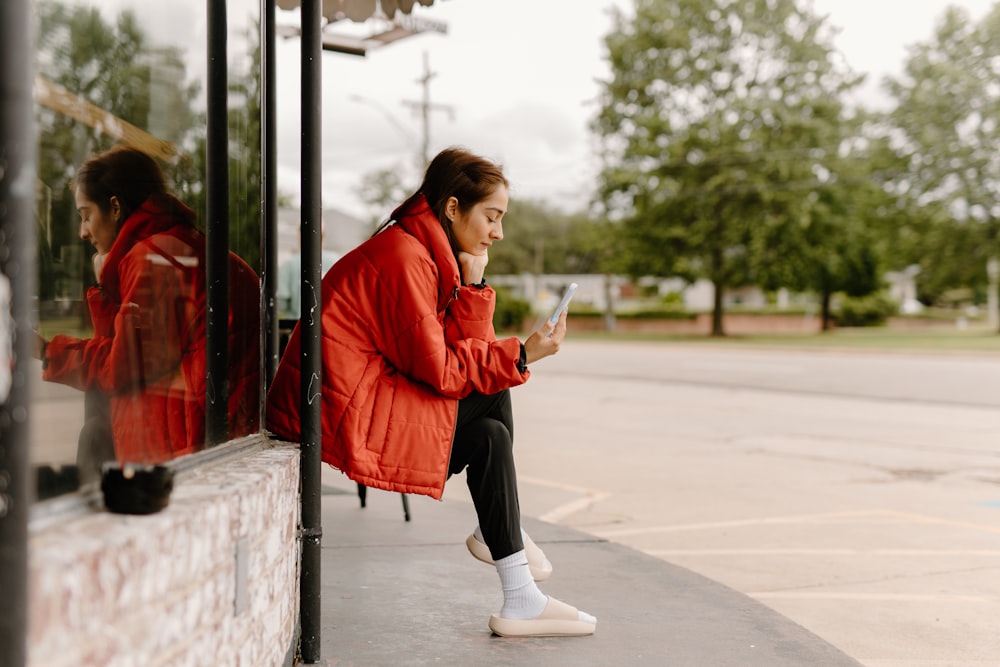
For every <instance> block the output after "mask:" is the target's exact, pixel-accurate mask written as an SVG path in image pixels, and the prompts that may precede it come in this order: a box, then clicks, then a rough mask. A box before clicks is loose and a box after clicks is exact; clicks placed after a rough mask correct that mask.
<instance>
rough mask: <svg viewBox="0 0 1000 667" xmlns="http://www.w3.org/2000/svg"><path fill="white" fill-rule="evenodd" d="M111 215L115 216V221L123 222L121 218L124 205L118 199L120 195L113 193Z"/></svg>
mask: <svg viewBox="0 0 1000 667" xmlns="http://www.w3.org/2000/svg"><path fill="white" fill-rule="evenodd" d="M111 215H112V216H113V217H114V220H115V222H121V220H119V218H121V215H122V205H121V203H120V202H119V201H118V197H115V196H114V195H112V197H111Z"/></svg>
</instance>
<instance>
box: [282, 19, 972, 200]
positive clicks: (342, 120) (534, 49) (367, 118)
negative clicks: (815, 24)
mask: <svg viewBox="0 0 1000 667" xmlns="http://www.w3.org/2000/svg"><path fill="white" fill-rule="evenodd" d="M813 1H814V3H815V5H814V6H815V8H816V10H817V11H818V12H819V13H821V14H827V15H829V17H830V22H831V24H833V25H836V26H838V27H839V28H840V29H841V32H840V34H839V35H838V37H837V38H836V41H835V44H836V46H837V48H838V49H839V50H841V51H842V52H843V53H844V55H845V57H846V59H847V61H848V64H849V65H850V66H851V67H852V68H853V69H854V70H855V71H857V72H867V73H869V81H868V83H867V85H866V86H865V88H864V95H865V97H866V98H867V99H868V100H869V101H870V103H871V104H876V105H877V104H879V103H880V100H879V94H878V82H879V80H880V79H881V78H882V77H883V76H885V75H886V74H890V73H892V74H896V73H898V72H899V71H900V69H901V64H902V62H903V59H904V56H905V53H906V46H907V45H909V44H912V43H914V42H916V41H926V40H928V39H929V38H930V37H931V35H932V31H933V27H934V25H935V23H936V22H937V21H938V19H939V18H940V17H941V15H942V13H943V11H944V9H945V8H946V7H947V6H948V4H954V5H960V6H962V7H964V8H966V9H967V10H968V11H969V12H970V14H971V15H972V16H973V18H975V19H978V18H980V17H982V16H983V15H984V14H985V12H986V11H987V10H988V9H989V7H990V6H991V4H992V2H991V0H953V2H951V3H949V2H946V1H945V0H813ZM611 4H617V5H618V6H621V7H624V8H626V9H627V8H628V7H630V6H631V2H629V1H628V0H614V1H612V0H544V1H539V0H502V1H484V0H436V2H435V4H434V5H433V6H432V7H429V8H423V7H419V6H418V7H416V8H415V9H414V13H415V14H416V15H419V16H421V17H425V18H428V19H431V20H434V21H440V22H444V23H445V24H446V25H447V30H448V32H447V34H446V35H441V34H434V33H427V34H421V35H417V36H415V37H410V38H408V39H406V40H402V41H399V42H396V43H394V44H391V45H389V46H386V47H383V48H381V49H378V50H374V51H371V52H369V54H368V55H367V56H366V57H363V58H362V57H357V56H348V55H341V54H335V53H325V54H324V57H323V63H322V65H323V84H324V96H323V118H324V127H323V147H324V149H323V165H324V184H323V186H324V187H323V192H324V205H325V206H333V207H336V208H340V209H343V210H346V211H349V212H352V213H355V214H364V215H366V216H367V215H368V213H369V212H368V211H367V210H366V209H365V208H364V207H363V205H362V204H361V203H360V202H359V201H358V199H357V197H356V195H355V192H356V190H357V185H358V182H359V180H360V178H361V176H362V175H363V174H365V173H366V172H370V171H372V170H374V169H379V168H395V167H397V166H398V167H399V168H400V169H401V170H402V172H403V173H404V175H405V177H406V178H407V179H408V180H409V181H410V182H413V184H414V185H416V184H417V181H418V180H419V178H418V176H419V172H417V171H416V170H415V169H414V165H415V164H416V162H417V160H418V157H419V153H420V149H421V138H422V124H421V121H420V117H419V115H418V114H417V113H416V111H415V109H414V106H413V105H412V104H408V102H410V103H415V102H419V101H420V100H421V99H422V95H423V88H422V87H421V85H420V84H419V83H418V79H419V78H420V77H422V76H423V74H424V64H423V61H424V54H425V53H426V55H427V59H428V61H429V64H430V70H431V72H433V73H434V76H433V78H432V80H431V83H430V88H429V90H430V101H431V103H432V104H433V105H437V107H438V108H436V109H435V110H433V111H431V114H430V153H431V155H433V154H434V153H435V152H437V151H438V150H440V149H441V148H444V147H446V146H448V145H452V144H461V145H464V146H467V147H469V148H471V149H472V150H474V151H476V152H479V153H481V154H484V155H486V156H488V157H491V158H494V159H496V160H499V161H500V162H502V163H503V165H504V167H505V169H506V171H507V174H508V176H509V178H510V179H511V181H512V194H513V195H514V196H517V197H525V198H532V199H539V200H543V201H547V202H549V203H551V204H552V205H554V206H557V207H560V208H562V209H565V210H578V209H581V208H583V207H584V206H585V205H586V200H587V196H588V194H589V193H590V191H591V190H592V184H593V179H594V175H595V173H596V170H597V164H596V161H595V159H594V156H593V139H592V137H591V135H590V133H589V131H588V122H589V121H590V119H591V118H592V117H593V115H594V113H595V109H596V107H595V105H594V99H595V97H596V93H597V86H596V84H595V79H597V78H606V77H607V72H608V69H607V66H606V64H605V61H604V49H603V42H602V37H603V35H604V34H606V32H607V31H608V29H609V27H610V20H609V18H608V15H607V7H608V6H609V5H611ZM278 14H279V15H278V23H279V24H281V23H295V22H297V20H298V17H297V15H296V14H294V13H289V12H280V11H279V13H278ZM299 48H300V46H299V40H297V39H291V40H284V41H282V42H281V43H280V44H279V46H278V66H279V71H281V72H283V76H282V80H281V82H280V83H279V99H280V100H281V102H280V107H279V115H280V117H281V118H282V122H281V129H280V131H279V144H280V145H279V151H278V160H279V163H280V176H279V187H281V188H282V190H288V191H290V192H292V191H297V182H298V181H297V179H298V165H299V154H298V150H297V145H298V132H299V125H298V118H299V107H298V84H299V82H298V75H297V68H298V58H299ZM358 96H360V97H361V98H362V99H361V100H358V99H357V97H358ZM883 104H884V102H883ZM414 179H416V180H414Z"/></svg>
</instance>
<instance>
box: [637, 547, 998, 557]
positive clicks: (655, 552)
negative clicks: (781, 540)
mask: <svg viewBox="0 0 1000 667" xmlns="http://www.w3.org/2000/svg"><path fill="white" fill-rule="evenodd" d="M643 551H644V552H645V553H647V554H649V555H650V556H893V557H896V556H917V557H919V556H928V557H930V556H933V557H939V556H983V557H987V558H995V557H997V556H1000V549H795V548H787V549H652V550H643Z"/></svg>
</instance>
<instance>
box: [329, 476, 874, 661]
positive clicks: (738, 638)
mask: <svg viewBox="0 0 1000 667" xmlns="http://www.w3.org/2000/svg"><path fill="white" fill-rule="evenodd" d="M453 483H454V482H453ZM409 502H410V509H411V515H412V520H411V521H409V522H406V521H405V520H404V517H403V507H402V502H401V497H400V495H399V494H395V493H387V492H384V491H377V490H369V491H368V500H367V507H366V508H364V509H362V508H361V506H360V502H359V500H358V496H357V494H356V492H355V487H354V485H353V483H352V482H350V481H349V480H347V479H346V478H343V477H337V478H336V480H335V481H333V482H332V483H331V482H330V481H328V477H327V474H326V472H325V473H324V496H323V549H322V581H323V590H322V605H323V618H322V637H321V647H322V664H325V665H359V666H364V667H373V666H382V665H384V666H386V667H388V666H392V667H397V666H399V665H490V666H493V665H517V666H523V665H545V666H546V667H551V666H556V665H574V666H580V665H616V666H617V665H655V666H656V667H663V666H665V665H669V666H672V667H674V666H688V665H690V666H692V667H706V666H712V667H726V666H728V665H732V666H734V667H735V666H739V667H748V666H754V665H760V666H761V667H780V666H782V665H788V666H795V667H801V666H802V665H823V667H836V666H838V665H855V666H856V665H858V664H860V663H858V662H857V661H855V660H854V659H852V658H850V657H849V656H847V655H845V654H844V653H842V652H841V651H839V650H838V649H836V648H834V647H833V646H831V645H830V644H828V643H826V642H825V641H823V640H822V639H820V638H819V637H817V636H816V635H814V634H812V633H811V632H809V631H807V630H806V629H804V628H802V627H801V626H799V625H796V624H795V623H793V622H791V621H790V620H788V619H786V618H785V617H783V616H781V615H779V614H777V613H775V612H774V611H772V610H770V609H769V608H767V607H765V606H764V605H762V604H760V603H758V602H756V601H754V600H752V599H750V598H749V597H747V596H745V595H742V594H740V593H738V592H736V591H734V590H732V589H730V588H727V587H725V586H722V585H720V584H717V583H714V582H712V581H710V580H708V579H705V578H704V577H702V576H700V575H697V574H694V573H693V572H690V571H688V570H685V569H683V568H680V567H676V566H673V565H670V564H669V563H666V562H664V561H661V560H657V559H654V558H651V557H649V556H646V555H644V554H642V553H640V552H638V551H635V550H632V549H630V548H628V547H623V546H620V545H616V544H612V543H609V542H606V541H603V540H600V539H598V538H595V537H592V536H590V535H587V534H584V533H581V532H577V531H575V530H571V529H568V528H564V527H562V526H558V525H553V524H549V523H542V522H540V521H537V520H532V519H529V518H525V519H524V522H523V525H524V528H525V530H527V531H528V533H530V534H531V536H532V538H533V539H534V540H535V542H537V543H538V544H539V546H541V547H542V548H543V549H544V550H545V553H546V555H547V556H548V557H549V560H551V561H552V563H553V565H554V568H555V569H554V572H553V574H552V577H551V578H550V579H549V580H548V581H545V582H543V583H542V584H541V586H540V587H541V588H542V590H543V591H544V592H546V593H548V594H551V595H553V596H554V597H556V598H559V599H561V600H563V601H564V602H568V603H569V604H572V605H574V606H576V607H578V608H580V609H583V610H584V611H587V612H589V613H591V614H593V615H595V616H596V617H597V619H598V623H597V632H596V633H595V634H594V635H593V636H591V637H582V638H579V637H574V638H544V639H505V638H501V637H496V636H494V635H492V633H491V632H490V630H489V628H488V627H487V621H488V619H489V616H490V614H491V613H494V612H496V611H497V610H499V608H500V605H501V601H502V595H501V592H500V582H499V578H498V577H497V573H496V570H495V569H494V568H492V567H490V566H488V565H485V564H483V563H481V562H479V561H477V560H475V559H474V558H473V557H472V556H471V555H470V554H469V553H468V551H467V550H466V547H465V538H466V537H467V536H468V534H469V532H470V531H471V530H472V528H473V527H474V526H475V512H474V510H473V508H472V506H471V504H470V503H468V502H465V501H462V500H449V499H448V498H447V496H446V497H445V500H444V501H442V502H437V501H434V500H431V499H429V498H426V497H422V496H420V497H418V496H410V497H409Z"/></svg>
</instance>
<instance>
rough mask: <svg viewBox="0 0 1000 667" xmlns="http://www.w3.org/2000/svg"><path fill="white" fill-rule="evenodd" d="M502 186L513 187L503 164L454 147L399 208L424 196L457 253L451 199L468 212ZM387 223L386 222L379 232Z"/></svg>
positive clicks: (441, 155) (434, 163) (436, 160)
mask: <svg viewBox="0 0 1000 667" xmlns="http://www.w3.org/2000/svg"><path fill="white" fill-rule="evenodd" d="M501 185H502V186H504V187H510V183H509V182H508V181H507V177H506V176H504V174H503V168H502V167H501V166H500V165H498V164H496V163H495V162H491V161H490V160H487V159H486V158H484V157H480V156H479V155H476V154H474V153H471V152H470V151H468V150H466V149H464V148H461V147H458V146H452V147H451V148H446V149H444V150H443V151H441V152H440V153H438V154H437V155H436V156H435V157H434V159H433V160H431V163H430V164H429V165H427V171H426V172H424V182H423V183H422V184H421V185H420V189H419V190H417V192H415V193H414V194H413V195H411V196H410V197H409V198H408V199H407V200H406V201H405V202H404V203H403V204H402V205H401V206H400V207H399V208H398V209H396V210H397V211H401V210H403V209H405V208H406V207H407V205H408V204H409V203H410V202H411V201H413V200H414V199H415V198H416V197H417V196H419V195H424V197H426V199H427V204H428V205H429V206H430V207H431V211H433V212H434V215H435V216H437V219H438V222H440V223H441V226H442V227H443V228H444V232H445V234H447V235H448V240H449V241H450V242H451V246H452V249H453V250H455V251H456V252H457V251H458V244H457V243H456V241H455V236H454V234H453V233H452V231H451V225H450V224H448V216H447V215H445V206H446V205H447V204H448V198H449V197H454V198H455V199H457V200H458V208H459V209H460V210H461V211H463V212H464V211H467V210H469V209H470V208H471V207H473V206H475V205H476V204H478V203H479V202H481V201H483V200H484V199H486V198H487V197H489V196H490V195H491V194H493V192H494V191H496V189H497V188H498V187H500V186H501ZM389 222H391V220H390V221H387V223H386V225H387V224H388V223H389ZM386 225H382V227H380V228H379V230H378V231H381V229H383V228H384V227H385V226H386ZM376 233H378V232H376Z"/></svg>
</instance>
